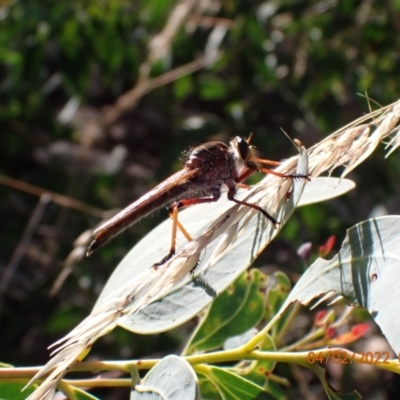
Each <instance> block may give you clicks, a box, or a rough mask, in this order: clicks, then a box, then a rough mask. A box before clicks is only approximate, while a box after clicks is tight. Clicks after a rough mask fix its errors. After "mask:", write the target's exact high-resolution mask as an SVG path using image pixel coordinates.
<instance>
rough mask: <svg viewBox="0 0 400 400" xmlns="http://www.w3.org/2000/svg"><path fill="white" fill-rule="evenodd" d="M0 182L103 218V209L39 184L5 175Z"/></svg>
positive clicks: (0, 178)
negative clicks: (45, 196)
mask: <svg viewBox="0 0 400 400" xmlns="http://www.w3.org/2000/svg"><path fill="white" fill-rule="evenodd" d="M0 184H2V185H5V186H9V187H12V188H13V189H17V190H20V191H22V192H26V193H30V194H33V195H34V196H42V195H43V194H48V195H49V196H50V197H51V200H52V201H53V202H54V203H56V204H58V205H60V206H62V207H68V208H72V209H75V210H77V211H81V212H84V213H86V214H89V215H93V216H95V217H98V218H102V219H103V218H104V213H105V211H103V210H101V209H99V208H96V207H92V206H90V205H88V204H86V203H83V202H81V201H79V200H75V199H72V198H70V197H67V196H63V195H61V194H58V193H55V192H52V191H50V190H46V189H43V188H41V187H39V186H35V185H31V184H30V183H26V182H23V181H20V180H18V179H13V178H10V177H8V176H5V175H0Z"/></svg>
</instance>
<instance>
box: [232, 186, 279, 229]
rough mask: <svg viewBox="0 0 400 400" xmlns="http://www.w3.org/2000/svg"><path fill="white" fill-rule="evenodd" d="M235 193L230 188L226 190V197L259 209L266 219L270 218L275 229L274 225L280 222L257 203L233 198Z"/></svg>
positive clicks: (233, 189)
mask: <svg viewBox="0 0 400 400" xmlns="http://www.w3.org/2000/svg"><path fill="white" fill-rule="evenodd" d="M235 194H236V190H235V188H230V189H229V191H228V199H229V200H231V201H233V202H235V203H237V204H241V205H242V206H247V207H250V208H254V210H257V211H260V213H261V214H263V215H264V217H265V218H267V219H268V220H270V221H271V222H272V225H274V228H275V229H276V226H277V225H278V224H279V223H280V222H278V221H277V220H276V219H275V218H274V217H272V216H271V215H269V214H268V213H267V212H266V211H265V210H264V209H263V208H261V207H260V206H258V205H257V204H252V203H247V202H246V201H242V200H238V199H235Z"/></svg>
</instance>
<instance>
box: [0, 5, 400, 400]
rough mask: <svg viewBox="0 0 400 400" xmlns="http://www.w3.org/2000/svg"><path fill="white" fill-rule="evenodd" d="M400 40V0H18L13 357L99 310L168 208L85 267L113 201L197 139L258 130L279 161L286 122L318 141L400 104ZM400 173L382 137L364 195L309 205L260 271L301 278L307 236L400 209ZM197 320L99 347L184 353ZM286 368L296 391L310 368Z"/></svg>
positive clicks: (384, 383)
mask: <svg viewBox="0 0 400 400" xmlns="http://www.w3.org/2000/svg"><path fill="white" fill-rule="evenodd" d="M399 48H400V1H398V0H386V1H384V2H377V1H375V2H374V1H372V0H365V1H355V0H341V1H337V0H336V1H335V0H321V1H301V0H281V1H278V0H275V1H274V0H271V1H265V2H263V1H259V0H247V1H238V0H202V1H200V0H199V1H196V0H182V1H181V2H177V1H172V0H146V1H126V0H119V1H117V0H81V1H76V0H69V1H65V0H58V1H50V0H48V1H46V0H24V1H17V0H15V1H12V0H2V1H1V2H0V132H1V133H0V174H1V180H0V183H1V185H0V244H1V245H0V306H1V309H0V327H1V329H0V339H1V350H0V354H1V361H3V362H9V363H13V364H14V365H20V366H22V365H37V364H43V363H44V362H46V361H47V359H48V352H47V350H46V347H47V346H48V345H49V344H51V343H52V342H54V341H55V340H56V339H58V338H60V337H61V336H63V335H64V334H66V333H67V332H68V331H69V330H70V329H72V328H73V327H74V326H75V325H76V324H77V323H78V322H79V321H81V320H82V319H83V318H84V317H85V316H86V315H87V314H88V313H89V312H90V309H91V307H92V305H93V304H94V302H95V299H96V297H97V295H98V293H99V291H100V290H101V287H102V285H103V284H104V282H105V281H106V280H107V277H108V276H109V275H110V274H111V272H112V270H113V268H114V267H115V266H116V265H117V263H118V261H119V260H120V259H121V258H122V257H123V255H124V254H125V253H126V251H127V250H128V249H129V248H130V247H131V246H132V245H133V244H134V243H136V242H137V241H138V240H139V239H140V238H141V237H142V236H143V235H144V234H145V233H146V232H147V231H148V230H149V229H151V227H153V226H155V225H156V224H157V223H158V222H159V221H160V220H162V219H165V218H166V215H167V213H166V211H165V210H160V211H159V212H157V213H156V214H155V215H154V216H152V217H150V218H145V219H143V220H142V221H141V222H140V223H139V224H136V225H135V226H134V227H132V228H131V229H130V230H129V231H127V232H125V233H124V234H122V235H120V237H118V238H117V239H116V240H115V241H113V243H112V244H109V245H107V246H105V247H104V248H102V249H101V250H100V251H98V252H97V253H95V254H94V255H93V256H92V257H91V258H89V259H86V258H85V257H83V255H82V253H80V252H79V251H77V253H76V254H75V258H74V262H73V267H71V266H70V265H69V264H68V263H66V262H65V260H66V259H67V257H68V255H69V254H70V252H71V251H72V250H73V243H74V241H75V239H76V238H77V237H78V236H79V235H80V234H81V233H82V232H83V231H85V230H87V229H92V228H93V227H94V226H95V225H96V224H97V223H98V222H99V221H100V218H99V217H100V216H101V215H102V211H101V210H110V209H117V208H121V207H123V206H126V205H127V204H129V202H131V201H133V200H135V199H136V198H138V197H139V196H140V195H142V194H144V193H146V191H148V190H149V189H151V188H152V187H153V186H154V185H155V184H157V183H158V182H160V181H161V180H163V179H164V178H166V177H167V176H169V175H170V174H172V173H173V172H175V171H177V170H178V169H179V168H180V167H181V162H180V157H181V154H182V152H183V151H184V150H187V149H188V148H190V147H191V146H195V145H197V144H199V143H202V142H206V141H210V140H222V141H228V140H229V138H230V137H232V136H236V135H241V136H247V135H248V134H249V132H251V131H252V132H253V133H254V135H255V136H254V143H255V145H256V146H257V147H258V148H259V150H260V151H261V152H262V154H263V155H264V156H265V157H266V158H269V159H275V160H280V159H284V158H286V157H289V156H291V155H293V154H295V152H296V150H295V148H294V147H293V145H292V144H291V143H290V142H289V141H288V139H287V138H286V137H285V136H284V135H283V134H282V132H281V128H282V129H284V130H285V131H286V132H288V133H289V135H290V136H291V137H293V138H298V139H300V140H301V141H302V142H303V144H305V145H306V146H310V145H312V144H314V143H316V142H318V141H320V140H321V139H322V138H324V137H325V136H327V135H328V134H329V133H331V132H333V131H334V130H336V129H338V128H341V127H342V126H344V125H346V124H347V123H349V122H351V121H352V120H353V119H355V118H358V117H360V116H362V115H363V114H365V113H367V112H368V111H369V108H370V107H371V108H372V109H376V108H378V107H379V104H381V105H386V104H389V103H391V102H393V101H396V100H398V98H399V70H400V53H399ZM365 94H367V95H368V97H369V98H370V99H372V100H373V101H372V102H371V103H369V101H368V100H367V99H366V97H365ZM375 102H376V103H375ZM398 170H399V161H398V154H394V155H393V156H391V157H390V158H389V159H387V160H385V159H384V149H383V146H382V147H381V149H380V150H379V151H378V152H376V153H375V154H374V155H373V156H372V157H371V158H370V159H368V160H367V161H366V162H365V163H364V164H363V165H362V166H361V167H359V168H358V169H357V170H356V171H354V172H353V173H352V174H351V176H350V178H352V179H353V180H355V181H356V182H357V188H356V190H355V191H353V192H352V193H350V194H348V195H346V196H345V197H343V198H341V199H337V200H332V201H330V202H327V203H324V204H318V205H314V206H309V207H306V208H302V209H299V210H298V211H296V213H295V215H294V216H293V217H292V219H291V220H290V222H289V223H288V224H287V225H286V226H285V228H284V230H283V231H282V232H281V233H280V235H279V237H278V238H277V239H276V240H275V241H274V242H273V243H272V244H271V246H269V247H268V248H267V250H266V251H265V253H264V254H263V255H262V256H261V257H260V259H259V260H258V261H257V266H259V267H264V268H265V270H266V271H267V272H268V270H272V269H274V268H275V269H280V270H284V271H285V272H287V273H289V274H290V276H291V277H292V278H293V279H294V280H295V279H296V276H298V275H299V274H300V273H301V272H302V270H303V268H304V267H303V265H302V263H301V261H300V259H299V258H298V256H297V255H296V249H297V248H298V246H300V245H301V244H302V243H304V242H307V241H311V242H312V243H313V244H314V245H315V246H318V245H319V244H321V243H322V242H324V241H325V240H326V239H327V237H328V236H330V235H332V234H333V235H336V236H337V239H338V240H337V244H336V248H339V246H340V243H341V240H342V239H343V237H344V235H345V229H347V228H349V227H350V226H352V225H354V224H355V223H357V222H360V221H362V220H364V219H366V218H368V217H369V216H371V215H377V214H382V213H399V211H400V197H399V193H400V181H399V178H398ZM336 173H337V174H339V173H340V171H336ZM6 178H13V179H14V180H13V181H11V180H9V179H6ZM24 183H29V184H31V185H34V186H35V188H32V187H25V186H23V184H24ZM39 188H42V189H43V191H44V192H45V191H51V192H55V193H58V194H61V195H64V196H66V199H64V201H63V199H58V198H56V197H53V198H52V200H51V201H48V199H47V198H46V196H44V195H43V196H41V197H39V194H40V193H41V191H40V189H39ZM74 201H80V202H82V203H83V204H81V203H79V204H76V203H74ZM66 267H67V269H65V268H66ZM62 271H64V278H63V279H61V278H60V274H61V273H62ZM57 278H58V279H59V281H58V282H60V284H59V285H58V286H57V287H54V284H55V282H56V281H57ZM194 324H195V322H191V323H188V324H187V325H186V326H185V327H182V328H180V329H176V330H174V331H173V332H168V333H164V334H159V335H154V336H151V337H143V336H142V337H140V336H137V335H132V334H131V333H129V332H125V331H122V330H121V329H117V330H116V331H114V332H113V333H112V334H110V335H108V336H107V337H105V338H102V339H101V340H100V341H99V343H98V344H97V345H96V346H95V348H94V349H93V351H92V353H91V357H93V358H94V359H96V358H101V359H107V358H116V359H118V358H121V357H123V358H140V357H145V356H151V357H155V356H159V355H160V354H163V353H164V352H171V351H176V349H179V347H180V346H181V343H182V341H183V340H184V337H185V335H186V334H187V332H190V331H191V329H192V328H193V326H194ZM304 329H306V328H304ZM286 372H287V374H288V377H289V378H290V379H291V380H292V382H293V385H294V386H293V388H292V389H291V390H292V394H293V396H294V397H296V396H297V394H296V393H297V389H296V388H297V386H296V380H298V379H299V377H298V376H297V377H296V374H292V375H293V376H292V375H291V371H290V370H289V369H288V370H286ZM292 372H293V371H292ZM342 378H343V376H342ZM301 379H306V381H307V382H308V383H309V384H310V385H312V384H313V378H312V377H311V376H306V377H304V376H302V377H301ZM307 379H308V380H307ZM396 380H397V382H399V381H398V378H397V377H395V376H392V375H384V378H382V376H381V375H380V373H378V372H377V370H374V375H373V376H367V378H366V375H360V376H358V377H357V376H355V377H354V379H353V380H352V381H351V383H350V384H349V386H348V387H347V386H346V379H344V378H343V379H341V381H342V385H343V388H344V389H354V388H357V389H358V390H359V391H360V392H361V393H362V394H364V395H366V394H367V393H370V396H375V397H368V398H379V399H383V398H390V393H391V391H392V390H394V389H393V388H394V387H395V386H396V385H395V384H396ZM289 393H290V392H289ZM107 396H109V397H107ZM113 396H116V395H115V393H114V394H110V393H108V394H107V395H105V397H104V398H116V397H113ZM379 396H381V397H379ZM385 396H389V397H385ZM294 397H293V398H294ZM289 398H290V395H289Z"/></svg>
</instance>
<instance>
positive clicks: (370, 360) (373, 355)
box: [307, 350, 390, 364]
mask: <svg viewBox="0 0 400 400" xmlns="http://www.w3.org/2000/svg"><path fill="white" fill-rule="evenodd" d="M324 353H325V354H324ZM389 358H390V354H389V352H388V351H374V352H372V351H366V352H363V351H360V352H357V353H348V352H346V351H340V350H332V351H328V352H322V351H318V352H314V351H310V352H309V353H308V354H307V361H308V362H309V363H310V364H316V363H318V364H328V362H329V361H332V362H333V363H334V364H390V362H389Z"/></svg>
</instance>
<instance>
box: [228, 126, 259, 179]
mask: <svg viewBox="0 0 400 400" xmlns="http://www.w3.org/2000/svg"><path fill="white" fill-rule="evenodd" d="M252 137H253V134H252V133H250V135H249V137H248V138H247V139H245V138H242V137H240V136H236V137H235V138H233V139H232V140H231V143H230V144H231V149H232V152H233V157H234V160H235V164H236V169H237V171H240V170H241V169H242V168H243V167H253V166H254V165H255V164H256V162H255V159H256V158H257V156H258V154H257V150H256V149H255V147H254V146H252V145H251V144H250V141H251V138H252Z"/></svg>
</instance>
